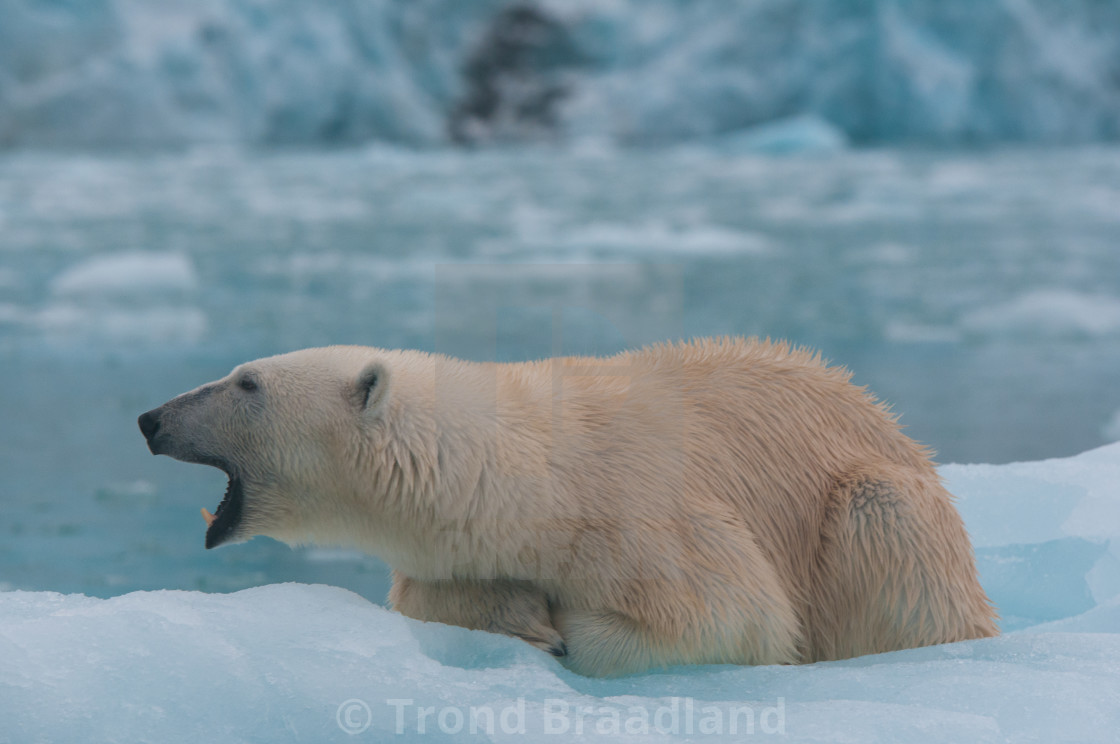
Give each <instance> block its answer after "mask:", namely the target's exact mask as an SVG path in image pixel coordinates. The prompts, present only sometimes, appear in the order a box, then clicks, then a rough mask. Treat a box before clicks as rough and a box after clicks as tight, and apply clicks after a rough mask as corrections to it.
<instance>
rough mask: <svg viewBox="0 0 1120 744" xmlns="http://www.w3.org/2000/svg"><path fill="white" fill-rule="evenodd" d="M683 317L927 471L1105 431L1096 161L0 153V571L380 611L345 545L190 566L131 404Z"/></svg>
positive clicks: (570, 339) (191, 519)
mask: <svg viewBox="0 0 1120 744" xmlns="http://www.w3.org/2000/svg"><path fill="white" fill-rule="evenodd" d="M714 334H743V335H762V336H773V337H783V338H788V339H791V340H793V341H795V342H797V343H801V344H808V345H812V346H815V347H818V348H820V349H821V350H822V351H823V352H824V354H825V356H826V357H828V358H830V359H831V360H833V361H834V362H836V363H839V364H844V365H847V366H848V367H850V368H851V369H852V370H853V371H854V373H855V379H856V381H857V382H859V383H861V384H867V385H869V386H870V387H871V388H872V389H873V390H874V391H876V392H877V393H878V394H879V395H880V396H881V397H882V398H884V399H886V400H888V401H890V402H891V403H892V404H893V405H894V409H895V410H896V411H897V412H898V413H900V414H901V415H902V420H903V422H904V423H905V424H906V425H907V426H908V427H909V428H908V432H909V433H910V434H911V435H912V436H914V437H915V438H917V439H919V440H921V441H923V442H925V443H927V444H929V445H931V446H933V447H934V448H935V449H937V450H938V451H939V453H940V456H939V459H940V460H941V461H944V462H993V463H998V462H1007V461H1011V460H1028V459H1040V458H1045V457H1056V456H1063V455H1069V454H1073V453H1076V452H1080V451H1083V450H1086V449H1088V448H1091V447H1093V446H1096V445H1098V444H1101V443H1103V442H1104V441H1106V440H1108V439H1110V438H1120V384H1118V383H1117V380H1118V377H1120V376H1118V373H1117V370H1118V369H1120V150H1118V149H1080V150H1044V151H1038V150H1018V151H996V152H988V153H975V152H971V153H903V152H897V151H870V152H856V153H848V154H841V155H835V156H830V157H822V158H803V159H798V158H793V159H762V158H735V157H728V156H725V155H720V154H716V153H711V152H705V151H702V150H688V149H676V150H671V151H658V152H621V153H620V152H613V151H606V150H604V151H599V150H595V149H587V150H583V151H574V152H561V153H557V152H554V151H528V152H527V151H518V152H485V153H451V152H446V151H439V152H434V151H433V152H420V153H416V152H408V151H401V150H389V149H380V148H374V149H368V150H360V151H337V152H328V153H273V154H252V153H245V152H239V151H233V150H231V151H221V150H198V151H192V152H186V153H176V154H153V155H119V156H90V155H65V154H9V155H6V156H3V157H0V391H2V392H0V421H2V422H3V423H2V428H0V499H2V500H3V505H4V506H3V508H4V512H5V518H4V520H3V521H2V522H0V531H2V533H0V534H3V539H2V540H0V586H4V587H11V588H24V589H50V590H56V591H66V592H75V591H76V592H86V593H89V594H94V595H99V596H110V595H115V594H120V593H123V592H125V591H129V590H132V589H155V588H184V589H204V590H216V591H217V590H220V591H225V590H233V589H239V588H243V587H246V586H251V585H255V584H259V583H263V582H268V581H284V580H296V581H324V582H327V583H333V584H338V585H342V586H348V587H350V588H353V589H355V590H356V591H359V592H360V593H362V594H364V595H366V596H368V597H370V598H372V599H375V600H381V599H383V595H384V590H385V585H386V577H385V570H384V567H383V566H382V565H381V564H380V563H378V562H377V561H376V560H373V559H365V558H358V557H355V556H353V555H351V554H349V553H343V552H337V551H330V550H305V551H295V552H293V551H290V550H289V549H288V548H286V547H285V546H282V545H279V544H277V543H274V542H272V541H269V540H266V539H257V540H254V541H252V542H251V543H249V544H246V545H240V546H235V547H230V548H226V549H222V550H219V551H211V552H208V551H204V550H203V547H202V537H203V530H204V524H203V521H202V519H201V517H200V516H199V515H198V509H199V507H202V506H206V507H208V508H210V509H213V508H214V506H215V505H216V503H217V502H218V500H219V499H220V496H221V493H222V489H223V487H224V484H225V479H224V476H222V475H221V474H220V473H218V472H217V471H212V470H208V469H206V468H201V467H197V466H189V465H184V464H181V463H176V462H173V461H170V460H168V459H166V458H153V457H151V456H150V455H148V453H147V450H146V448H145V447H144V444H143V441H142V439H141V437H140V434H139V432H138V431H137V429H136V424H135V419H136V416H137V415H138V414H139V413H140V412H142V411H144V410H147V409H148V408H151V407H153V406H155V405H157V404H159V403H161V402H163V401H164V400H166V399H167V398H169V397H171V396H173V395H175V394H177V393H179V392H182V391H184V390H187V389H189V388H192V387H194V386H196V385H198V384H200V383H202V382H205V381H208V380H210V379H213V378H215V377H218V376H220V375H223V374H225V372H227V371H228V370H229V368H231V367H232V366H234V365H235V364H237V363H239V362H241V361H245V360H247V359H251V358H254V357H258V356H262V355H266V354H271V353H277V352H282V351H287V350H291V349H295V348H300V347H305V346H314V345H324V344H332V343H359V344H371V345H378V346H390V347H395V346H404V347H416V348H421V349H430V350H437V351H443V352H447V353H450V354H454V355H457V356H463V357H468V358H473V359H499V360H516V359H527V358H535V357H541V356H546V355H551V354H556V353H611V352H614V351H617V350H620V349H622V348H626V347H629V346H634V345H639V344H643V343H647V342H652V341H658V340H665V339H671V338H677V337H682V336H692V335H714Z"/></svg>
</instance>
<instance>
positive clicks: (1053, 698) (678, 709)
mask: <svg viewBox="0 0 1120 744" xmlns="http://www.w3.org/2000/svg"><path fill="white" fill-rule="evenodd" d="M941 474H942V476H943V477H944V478H945V480H946V482H947V485H948V486H949V488H950V490H951V491H953V492H954V493H955V494H956V496H957V498H958V505H959V508H960V510H961V513H962V515H963V516H964V518H965V521H966V523H967V525H968V528H969V530H970V532H971V534H972V537H973V541H974V543H975V546H976V550H977V554H978V557H979V565H980V569H981V574H982V580H983V582H984V584H985V588H986V589H987V590H988V592H989V593H990V595H991V596H992V598H993V600H994V601H995V602H996V604H997V605H999V606H1000V607H1001V609H1002V610H1003V611H1004V631H1005V633H1004V635H1003V636H1001V637H999V638H992V639H983V640H976V641H967V642H963V643H955V644H948V645H942V646H934V647H929V648H920V649H911V650H906V651H897V652H892V653H887V654H880V655H875V656H866V657H861V658H856V659H850V660H846V661H839V662H828V663H821V664H812V665H805V666H774V667H733V666H707V667H689V668H674V669H667V670H663V671H659V672H654V673H649V674H644V675H638V676H632V677H626V678H622V679H615V680H597V679H587V678H583V677H579V676H576V675H574V674H572V673H570V672H568V671H567V670H565V669H564V668H563V667H562V666H561V665H560V664H559V663H558V662H557V660H555V659H553V658H552V657H551V656H548V655H547V654H544V653H542V652H539V651H537V650H535V649H533V648H531V647H529V646H528V645H526V644H524V643H522V642H520V641H517V640H514V639H510V638H505V637H501V636H495V635H490V634H487V633H482V632H479V631H468V630H464V629H462V628H454V627H449V626H442V625H439V624H434V623H422V622H417V621H413V620H410V619H407V618H404V617H401V616H400V615H397V614H395V613H392V612H390V611H388V610H386V609H385V608H383V607H381V606H379V605H377V604H374V603H372V602H370V601H368V600H367V599H364V598H362V597H360V596H358V595H357V594H354V593H352V592H349V591H346V590H344V589H340V588H335V587H329V586H323V585H307V584H274V585H267V586H261V587H257V588H253V589H246V590H243V591H239V592H235V593H232V594H207V593H201V592H187V591H149V592H134V593H130V594H125V595H123V596H117V597H111V598H108V599H95V598H91V597H87V596H82V595H63V594H56V593H51V592H26V591H8V592H0V659H2V662H0V689H2V694H0V738H4V739H5V740H12V741H53V742H63V741H92V740H97V741H139V740H146V741H162V742H196V741H269V742H283V741H386V740H394V741H398V740H399V741H425V740H430V739H435V740H440V739H456V740H458V739H463V740H468V741H550V740H555V741H570V740H574V739H578V738H592V739H594V740H600V741H631V740H634V738H635V737H639V738H643V740H649V741H676V740H689V741H743V740H744V738H748V737H749V738H751V739H753V738H761V739H766V738H775V739H776V738H782V739H783V740H790V741H812V742H827V741H865V742H875V741H886V742H918V741H929V742H940V741H973V742H997V741H998V742H1007V741H1012V742H1015V741H1051V742H1058V741H1078V742H1094V741H1099V742H1106V741H1112V740H1113V739H1114V737H1115V731H1116V724H1117V722H1118V721H1120V676H1118V675H1117V674H1116V670H1117V669H1118V668H1120V494H1118V492H1117V490H1116V483H1117V482H1120V444H1112V445H1108V446H1105V447H1102V448H1100V449H1097V450H1092V451H1090V452H1086V453H1084V454H1082V455H1079V456H1076V457H1072V458H1067V459H1062V460H1048V461H1042V462H1030V463H1018V464H1011V465H1000V466H995V465H947V466H944V467H942V468H941Z"/></svg>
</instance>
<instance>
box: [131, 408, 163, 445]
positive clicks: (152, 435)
mask: <svg viewBox="0 0 1120 744" xmlns="http://www.w3.org/2000/svg"><path fill="white" fill-rule="evenodd" d="M160 410H161V409H159V408H153V409H152V410H150V411H147V412H146V413H142V414H140V418H138V419H136V423H137V424H139V425H140V433H141V434H143V435H144V439H145V440H146V441H147V442H148V449H149V450H151V453H152V454H153V455H158V454H160V453H159V452H158V451H157V450H156V441H157V440H156V435H157V434H159V420H160Z"/></svg>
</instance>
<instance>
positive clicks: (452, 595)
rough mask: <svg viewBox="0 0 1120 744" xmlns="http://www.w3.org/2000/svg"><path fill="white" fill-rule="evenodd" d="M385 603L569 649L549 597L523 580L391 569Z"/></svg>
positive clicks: (552, 649)
mask: <svg viewBox="0 0 1120 744" xmlns="http://www.w3.org/2000/svg"><path fill="white" fill-rule="evenodd" d="M389 602H390V604H391V605H392V607H393V609H395V610H396V611H397V612H399V613H401V614H402V615H406V616H408V617H411V618H415V619H417V620H427V621H429V622H439V623H446V624H448V625H459V626H461V627H464V628H470V629H472V630H486V631H489V632H491V633H502V634H503V635H509V636H514V637H516V638H520V639H522V640H524V641H526V642H528V643H530V644H532V645H534V646H536V647H537V648H539V649H542V650H544V651H547V652H549V653H550V654H552V655H553V656H563V655H564V654H565V653H567V649H566V647H565V645H564V639H563V638H562V637H561V636H560V634H559V633H557V632H556V629H555V628H554V627H552V621H551V619H550V618H549V608H548V597H546V596H545V594H544V593H543V592H542V591H540V590H539V589H537V588H535V587H533V586H532V585H531V584H529V583H528V582H525V581H514V580H509V579H479V580H471V581H468V580H463V579H449V580H446V581H416V580H415V579H410V578H408V577H407V576H405V575H403V574H401V573H400V572H399V571H394V572H393V588H392V590H390V592H389Z"/></svg>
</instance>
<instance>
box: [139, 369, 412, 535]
mask: <svg viewBox="0 0 1120 744" xmlns="http://www.w3.org/2000/svg"><path fill="white" fill-rule="evenodd" d="M390 357H391V354H390V353H387V352H383V351H381V350H379V349H372V348H364V347H329V348H323V349H306V350H303V351H297V352H293V353H290V354H284V355H281V356H276V357H270V358H267V359H260V360H257V361H254V362H249V363H247V364H243V365H241V366H239V367H237V368H236V369H234V370H233V371H232V372H231V373H230V374H229V375H227V376H226V377H224V378H222V379H220V380H217V381H215V382H211V383H208V384H206V385H203V386H201V387H199V388H197V389H195V390H192V391H190V392H188V393H184V394H182V395H180V396H178V397H176V398H173V399H172V400H170V401H168V402H167V403H165V404H163V405H162V406H160V407H158V408H155V409H153V410H151V411H148V412H147V413H144V414H142V415H141V416H140V418H139V421H138V423H139V425H140V430H141V432H142V433H143V434H144V437H145V439H147V442H148V448H149V449H150V450H151V451H152V453H153V454H157V455H168V456H170V457H173V458H175V459H176V460H182V461H184V462H191V463H201V464H204V465H211V466H213V467H216V468H219V469H221V470H222V471H224V472H225V473H226V475H227V476H228V477H229V484H228V486H227V487H226V492H225V496H224V497H223V498H222V500H221V503H220V504H219V505H218V508H217V509H216V510H215V512H214V514H213V515H211V514H210V513H209V512H208V511H207V510H205V509H203V516H204V517H205V518H206V521H207V523H208V527H207V531H206V547H207V548H213V547H216V546H218V545H222V544H224V543H232V542H242V541H244V540H248V539H249V538H251V537H253V536H254V535H268V536H270V537H274V538H277V539H279V540H283V541H285V542H288V543H299V542H306V541H309V540H313V541H318V540H317V539H316V538H317V535H316V533H317V532H321V531H331V530H333V532H334V533H337V532H338V529H337V527H335V526H331V527H327V526H325V523H326V522H329V521H330V520H331V519H338V518H340V517H339V515H340V514H344V513H346V514H353V513H355V512H354V510H352V509H348V508H347V504H346V502H347V501H348V500H350V499H353V498H356V497H357V496H356V494H358V493H359V492H361V494H362V498H366V499H368V498H369V495H368V491H369V490H368V488H367V489H362V488H361V487H360V486H359V485H358V484H357V482H356V480H357V479H360V478H362V477H363V476H364V477H366V478H368V477H369V476H370V473H369V472H368V468H362V467H356V463H359V462H370V461H376V459H377V458H376V457H375V456H373V455H374V453H373V452H372V450H376V449H377V448H379V447H380V446H381V443H382V442H383V441H384V429H385V419H386V418H387V416H386V411H387V408H388V404H389V401H390V399H391V395H390V392H391V387H392V385H391V374H390V367H391V365H390V363H389V362H390Z"/></svg>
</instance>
